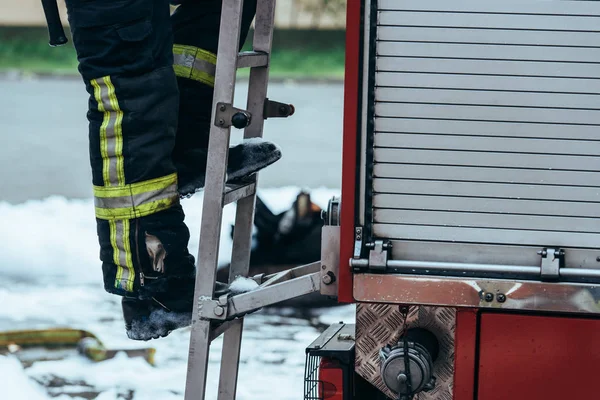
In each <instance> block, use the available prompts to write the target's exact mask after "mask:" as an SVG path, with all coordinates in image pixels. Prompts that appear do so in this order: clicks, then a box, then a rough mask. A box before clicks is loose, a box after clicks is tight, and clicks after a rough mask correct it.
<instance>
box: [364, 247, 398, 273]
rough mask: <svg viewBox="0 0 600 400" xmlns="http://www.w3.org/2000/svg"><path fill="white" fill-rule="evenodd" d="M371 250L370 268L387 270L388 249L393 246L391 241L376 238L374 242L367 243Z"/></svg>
mask: <svg viewBox="0 0 600 400" xmlns="http://www.w3.org/2000/svg"><path fill="white" fill-rule="evenodd" d="M366 247H367V248H368V249H371V250H370V251H369V268H370V269H373V270H377V271H385V269H386V268H387V263H388V250H390V249H391V248H392V243H391V242H389V241H385V242H384V241H383V240H376V241H375V242H374V243H367V245H366Z"/></svg>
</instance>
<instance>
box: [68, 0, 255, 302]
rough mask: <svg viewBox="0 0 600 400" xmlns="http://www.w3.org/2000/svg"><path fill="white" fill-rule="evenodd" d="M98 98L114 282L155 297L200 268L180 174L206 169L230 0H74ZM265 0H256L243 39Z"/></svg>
mask: <svg viewBox="0 0 600 400" xmlns="http://www.w3.org/2000/svg"><path fill="white" fill-rule="evenodd" d="M66 3H67V8H68V12H69V23H70V26H71V31H72V34H73V42H74V44H75V49H76V51H77V57H78V60H79V72H80V73H81V75H82V77H83V80H84V82H85V84H86V89H87V92H88V94H89V95H90V98H89V111H88V113H87V116H88V120H89V151H90V163H91V167H92V180H93V191H94V201H95V210H96V221H97V233H98V238H99V243H100V259H101V261H102V271H103V277H104V287H105V289H106V290H107V291H108V292H110V293H114V294H118V295H122V296H128V297H138V298H140V299H143V298H149V297H152V296H153V295H155V294H157V293H161V292H173V291H176V290H178V287H180V286H181V285H184V284H186V283H188V282H189V281H190V280H193V279H194V278H195V266H194V258H193V256H191V255H190V254H189V252H188V250H187V245H188V241H189V231H188V228H187V227H186V225H185V224H184V213H183V209H182V208H181V205H180V203H179V193H178V180H179V183H181V182H180V181H181V179H189V178H190V177H191V176H192V175H193V174H197V173H204V170H205V168H206V148H207V147H208V132H209V127H210V115H211V108H212V96H213V86H214V75H215V66H216V52H217V45H218V35H219V24H220V14H221V5H222V4H221V1H220V0H189V1H187V2H184V4H182V5H181V6H179V8H178V9H177V10H176V12H175V13H174V14H173V16H171V15H170V8H169V3H168V0H67V1H66ZM255 10H256V0H246V1H245V9H244V20H243V22H242V30H243V35H242V40H241V42H240V43H243V41H244V40H245V37H246V35H247V32H248V30H249V27H250V23H251V21H252V19H253V18H254V13H255Z"/></svg>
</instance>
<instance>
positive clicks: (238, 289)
mask: <svg viewBox="0 0 600 400" xmlns="http://www.w3.org/2000/svg"><path fill="white" fill-rule="evenodd" d="M257 287H258V283H256V281H255V280H253V279H250V278H244V277H243V276H238V277H237V278H235V280H234V281H233V282H231V285H229V289H230V290H231V292H232V293H234V294H235V293H246V292H250V291H252V290H254V289H256V288H257Z"/></svg>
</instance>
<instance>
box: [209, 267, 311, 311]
mask: <svg viewBox="0 0 600 400" xmlns="http://www.w3.org/2000/svg"><path fill="white" fill-rule="evenodd" d="M320 270H321V262H315V263H312V264H308V265H303V266H301V267H296V268H292V269H289V270H286V271H282V272H279V273H276V274H272V275H267V276H263V277H262V279H261V281H262V283H261V285H260V286H259V287H258V288H257V289H255V290H253V291H250V292H247V293H242V294H238V295H235V296H221V297H220V298H219V299H217V300H214V299H210V298H206V297H204V298H200V299H199V300H198V305H199V307H198V318H200V319H203V320H221V321H223V320H231V319H234V318H239V317H241V316H243V315H245V314H247V313H249V312H252V311H255V310H258V309H260V308H262V307H266V306H270V305H272V304H276V303H280V302H282V301H285V300H290V299H294V298H296V297H300V296H304V295H305V294H310V293H315V292H318V291H319V290H320V288H321V272H320Z"/></svg>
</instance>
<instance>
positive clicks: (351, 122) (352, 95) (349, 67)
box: [338, 0, 361, 303]
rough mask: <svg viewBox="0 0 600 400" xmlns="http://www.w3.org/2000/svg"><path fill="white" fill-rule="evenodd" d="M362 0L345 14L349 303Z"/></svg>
mask: <svg viewBox="0 0 600 400" xmlns="http://www.w3.org/2000/svg"><path fill="white" fill-rule="evenodd" d="M360 20H361V1H360V0H348V5H347V14H346V73H345V78H344V136H343V146H342V205H341V232H340V235H341V237H340V272H339V290H338V301H340V302H341V303H350V302H353V301H354V297H353V296H352V272H351V271H350V268H349V266H348V260H350V258H352V254H353V250H354V219H355V205H356V198H355V196H356V194H355V193H356V170H357V165H356V152H357V144H356V143H357V136H358V129H359V125H358V113H359V108H358V107H359V103H358V99H359V87H360V81H359V79H360V39H361V34H360Z"/></svg>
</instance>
